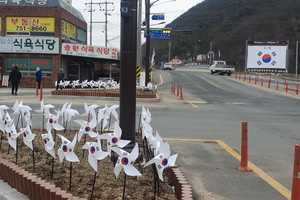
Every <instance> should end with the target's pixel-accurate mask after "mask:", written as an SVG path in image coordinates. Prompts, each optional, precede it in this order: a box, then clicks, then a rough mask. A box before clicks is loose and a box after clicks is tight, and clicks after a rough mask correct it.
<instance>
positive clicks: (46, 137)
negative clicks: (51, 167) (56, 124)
mask: <svg viewBox="0 0 300 200" xmlns="http://www.w3.org/2000/svg"><path fill="white" fill-rule="evenodd" d="M42 138H43V141H44V147H45V150H46V151H47V152H48V153H49V154H50V155H51V156H52V157H53V158H55V151H54V145H55V141H54V140H53V137H52V133H51V129H48V133H47V134H42Z"/></svg>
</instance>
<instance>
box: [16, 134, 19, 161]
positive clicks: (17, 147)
mask: <svg viewBox="0 0 300 200" xmlns="http://www.w3.org/2000/svg"><path fill="white" fill-rule="evenodd" d="M16 140H17V141H16V144H17V146H16V165H17V164H18V152H19V151H18V149H19V144H18V143H19V142H18V138H16Z"/></svg>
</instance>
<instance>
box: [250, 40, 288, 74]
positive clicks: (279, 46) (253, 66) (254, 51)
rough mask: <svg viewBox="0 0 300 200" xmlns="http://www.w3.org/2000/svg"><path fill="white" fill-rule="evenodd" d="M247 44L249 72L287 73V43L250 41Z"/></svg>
mask: <svg viewBox="0 0 300 200" xmlns="http://www.w3.org/2000/svg"><path fill="white" fill-rule="evenodd" d="M247 43H248V46H247V66H246V69H247V71H266V72H285V71H286V60H287V49H288V42H287V41H248V42H247ZM278 70H279V71H278Z"/></svg>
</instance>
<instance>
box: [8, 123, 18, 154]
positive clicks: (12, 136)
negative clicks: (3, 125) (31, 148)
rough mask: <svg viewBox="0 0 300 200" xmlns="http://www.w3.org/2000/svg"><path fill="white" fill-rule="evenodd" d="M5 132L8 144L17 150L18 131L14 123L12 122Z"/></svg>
mask: <svg viewBox="0 0 300 200" xmlns="http://www.w3.org/2000/svg"><path fill="white" fill-rule="evenodd" d="M6 132H7V139H8V143H9V145H10V146H11V147H12V148H13V149H14V150H17V138H18V137H19V135H20V133H17V131H16V127H15V125H14V124H12V125H11V126H10V127H8V129H7V130H6Z"/></svg>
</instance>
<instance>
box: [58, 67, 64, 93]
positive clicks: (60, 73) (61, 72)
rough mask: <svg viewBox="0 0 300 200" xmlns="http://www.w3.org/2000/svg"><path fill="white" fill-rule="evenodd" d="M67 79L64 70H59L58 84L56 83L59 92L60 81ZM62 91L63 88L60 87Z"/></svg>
mask: <svg viewBox="0 0 300 200" xmlns="http://www.w3.org/2000/svg"><path fill="white" fill-rule="evenodd" d="M64 77H65V74H64V72H63V69H61V68H60V69H59V71H58V73H57V83H56V90H58V87H59V83H60V81H63V80H64ZM60 89H61V90H62V86H60Z"/></svg>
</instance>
